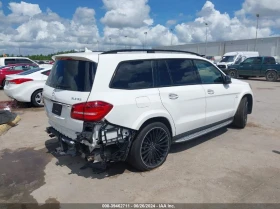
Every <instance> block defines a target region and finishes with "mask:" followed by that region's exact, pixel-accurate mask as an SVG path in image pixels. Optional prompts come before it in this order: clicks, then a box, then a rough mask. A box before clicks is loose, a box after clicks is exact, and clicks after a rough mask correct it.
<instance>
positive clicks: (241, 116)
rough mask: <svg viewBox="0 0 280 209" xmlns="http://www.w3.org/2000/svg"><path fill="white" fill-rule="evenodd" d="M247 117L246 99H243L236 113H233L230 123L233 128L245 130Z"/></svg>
mask: <svg viewBox="0 0 280 209" xmlns="http://www.w3.org/2000/svg"><path fill="white" fill-rule="evenodd" d="M247 117H248V99H247V97H244V98H242V100H241V102H240V103H239V106H238V109H237V112H236V113H235V116H234V119H233V123H232V124H233V126H235V127H236V128H240V129H243V128H245V126H246V124H247Z"/></svg>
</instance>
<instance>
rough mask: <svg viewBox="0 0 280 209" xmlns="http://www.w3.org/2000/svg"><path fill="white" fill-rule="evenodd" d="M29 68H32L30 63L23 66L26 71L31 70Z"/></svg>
mask: <svg viewBox="0 0 280 209" xmlns="http://www.w3.org/2000/svg"><path fill="white" fill-rule="evenodd" d="M29 69H30V66H29V65H23V66H22V70H24V71H26V70H29Z"/></svg>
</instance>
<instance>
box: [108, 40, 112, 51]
mask: <svg viewBox="0 0 280 209" xmlns="http://www.w3.org/2000/svg"><path fill="white" fill-rule="evenodd" d="M109 40H110V50H112V48H111V47H112V42H111V40H112V39H111V37H110V38H109Z"/></svg>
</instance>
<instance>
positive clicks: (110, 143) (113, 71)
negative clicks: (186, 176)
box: [43, 50, 253, 171]
mask: <svg viewBox="0 0 280 209" xmlns="http://www.w3.org/2000/svg"><path fill="white" fill-rule="evenodd" d="M144 52H147V53H143V50H142V51H141V50H119V51H117V50H116V51H109V52H104V53H102V54H99V55H98V54H94V53H74V54H63V55H58V56H56V62H55V64H54V67H53V69H52V72H51V74H50V76H49V78H48V80H47V82H46V85H45V87H44V91H43V97H44V103H45V110H46V114H47V116H48V119H49V124H50V127H48V128H47V132H48V133H49V134H50V136H56V137H57V138H58V140H59V142H60V145H61V149H58V151H59V150H60V151H63V153H68V154H69V153H72V154H73V153H80V152H81V153H83V156H84V157H85V158H86V159H87V160H88V161H89V162H94V163H93V164H92V165H96V166H97V165H98V164H96V162H101V163H99V164H101V165H106V162H115V161H124V160H127V161H128V162H130V163H131V164H132V165H133V166H134V167H135V168H137V169H139V170H141V171H146V170H151V169H154V168H157V167H159V166H161V165H162V164H163V163H164V161H165V159H166V158H167V155H168V152H169V149H170V146H171V144H172V143H181V142H185V141H189V140H191V139H194V138H196V137H199V136H202V135H204V134H207V133H209V132H212V131H214V130H217V129H219V128H222V127H225V126H228V125H230V124H233V125H234V126H236V127H237V128H244V127H245V126H246V123H247V114H250V113H251V112H252V108H253V93H252V89H251V87H250V85H249V84H248V83H246V82H242V81H239V80H236V79H231V78H230V77H229V76H226V75H225V74H224V73H223V72H222V71H221V70H220V69H218V68H217V67H216V66H215V65H213V64H212V63H211V62H209V61H208V60H207V59H204V58H202V57H201V56H199V55H198V54H195V53H192V52H181V51H172V50H145V51H144Z"/></svg>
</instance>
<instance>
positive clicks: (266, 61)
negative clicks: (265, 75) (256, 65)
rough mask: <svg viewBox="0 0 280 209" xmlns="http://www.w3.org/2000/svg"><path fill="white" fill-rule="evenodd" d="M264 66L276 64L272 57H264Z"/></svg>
mask: <svg viewBox="0 0 280 209" xmlns="http://www.w3.org/2000/svg"><path fill="white" fill-rule="evenodd" d="M263 64H265V65H273V64H276V62H275V59H274V58H273V57H265V58H264V63H263Z"/></svg>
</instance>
